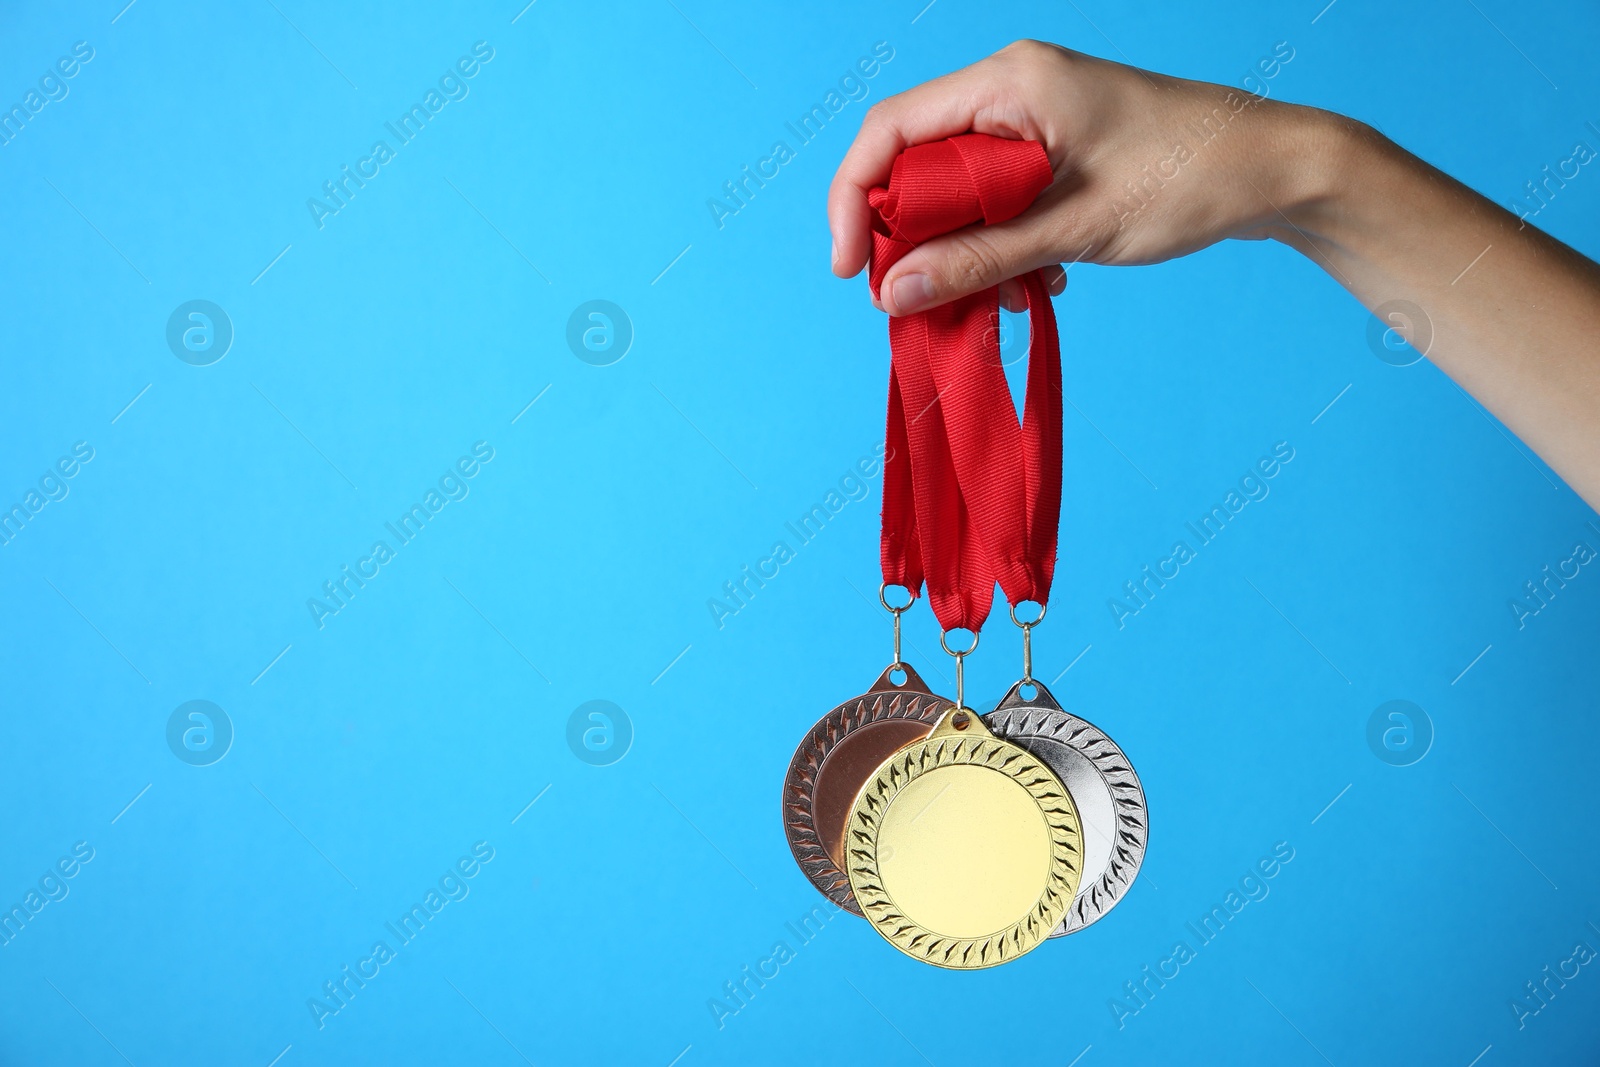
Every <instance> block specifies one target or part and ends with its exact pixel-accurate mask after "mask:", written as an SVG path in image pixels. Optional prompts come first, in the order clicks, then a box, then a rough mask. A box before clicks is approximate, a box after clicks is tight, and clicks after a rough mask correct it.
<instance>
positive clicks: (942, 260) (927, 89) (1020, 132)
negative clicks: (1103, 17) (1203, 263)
mask: <svg viewBox="0 0 1600 1067" xmlns="http://www.w3.org/2000/svg"><path fill="white" fill-rule="evenodd" d="M1338 124H1343V125H1345V126H1347V127H1349V126H1355V125H1356V124H1354V123H1349V122H1348V120H1342V119H1339V118H1338V117H1337V116H1333V115H1330V114H1328V113H1326V112H1320V111H1315V110H1313V109H1310V108H1302V107H1293V106H1290V105H1286V104H1279V103H1275V102H1271V101H1266V100H1263V99H1261V98H1259V97H1255V96H1252V95H1250V94H1249V93H1246V92H1244V91H1243V90H1239V89H1229V88H1227V87H1225V86H1220V85H1211V84H1208V83H1205V82H1193V81H1184V80H1182V79H1178V78H1169V77H1166V76H1164V75H1160V74H1152V73H1149V72H1146V71H1142V70H1138V69H1136V68H1133V67H1126V66H1122V65H1121V64H1118V63H1109V62H1106V61H1104V60H1100V59H1095V58H1093V57H1091V56H1086V55H1082V54H1080V53H1077V52H1071V51H1068V50H1067V49H1065V48H1060V47H1057V46H1056V45H1051V44H1042V43H1040V42H1038V41H1018V42H1017V43H1016V44H1013V45H1010V46H1009V47H1007V48H1005V49H1002V50H1001V51H999V52H997V53H995V54H994V55H992V56H990V57H989V58H988V59H985V60H982V61H980V62H978V63H975V64H973V65H972V66H970V67H967V68H966V69H964V70H959V71H957V72H955V73H954V74H950V75H947V76H945V77H943V78H938V79H936V80H934V81H931V82H927V83H926V84H924V85H919V86H917V87H916V88H914V89H911V90H909V91H907V92H904V93H901V94H899V95H898V96H893V97H889V98H888V99H886V100H883V101H882V102H880V103H879V104H877V105H876V106H874V107H873V108H872V109H871V111H869V112H868V114H867V117H866V120H865V121H864V122H863V123H862V126H861V131H860V133H858V134H857V135H856V139H855V143H854V144H852V145H851V146H850V151H849V152H848V153H846V155H845V158H844V162H843V163H842V164H841V165H840V167H839V172H838V174H837V175H836V176H835V177H834V179H833V187H832V189H831V190H830V191H829V194H828V221H829V226H830V228H831V229H832V231H833V270H834V273H835V274H837V275H839V276H840V277H850V276H852V275H854V274H856V273H858V272H859V271H860V270H861V268H862V267H864V266H866V263H867V256H868V254H869V253H870V251H871V248H872V235H871V228H870V227H871V218H872V213H871V209H870V208H869V207H868V205H867V192H868V190H870V189H871V188H873V187H874V186H877V185H884V184H887V182H888V180H889V169H890V166H891V165H892V164H893V162H894V159H895V156H897V155H899V153H900V152H901V151H902V150H903V149H905V148H907V147H909V146H911V145H915V144H922V143H925V142H928V141H937V140H940V139H942V138H945V137H950V136H953V135H955V134H961V133H967V132H969V131H972V132H977V133H988V134H994V135H995V136H998V137H1010V138H1026V139H1030V140H1036V141H1039V142H1041V143H1043V145H1044V146H1045V150H1046V152H1047V153H1048V155H1049V157H1050V165H1051V168H1052V170H1054V172H1055V175H1056V180H1055V183H1054V184H1053V185H1051V186H1050V188H1049V189H1047V190H1046V191H1045V192H1044V193H1042V194H1041V195H1040V196H1039V199H1038V200H1037V201H1035V203H1034V204H1033V206H1032V207H1031V208H1029V209H1028V211H1026V212H1025V213H1023V214H1022V215H1020V216H1019V217H1017V218H1015V219H1013V220H1011V221H1010V222H1006V223H1002V224H1000V225H998V226H983V225H977V226H972V227H969V228H968V229H965V230H961V231H958V232H956V233H952V234H948V235H946V236H944V237H940V238H938V239H936V240H933V241H929V242H927V243H926V244H923V245H921V246H920V247H918V248H917V249H916V250H915V251H913V252H911V253H909V254H907V255H906V256H905V257H904V258H903V259H901V260H900V261H899V262H898V263H896V264H895V265H894V267H893V268H891V269H890V271H889V273H888V275H887V277H886V278H885V279H884V284H883V286H882V289H881V292H882V304H881V306H882V307H883V309H884V310H886V311H888V312H889V313H890V314H891V315H905V314H909V313H911V312H914V311H921V310H924V309H926V308H929V307H934V306H936V305H938V304H943V303H945V302H947V301H950V300H954V299H955V298H957V297H960V296H964V295H966V294H968V293H974V292H978V291H980V290H983V289H987V288H988V287H990V286H992V285H1000V286H1001V299H1002V301H1003V302H1004V303H1005V305H1006V307H1007V308H1009V309H1010V310H1013V311H1020V310H1022V308H1023V306H1024V301H1023V299H1022V293H1021V287H1020V286H1019V285H1016V284H1015V283H1008V279H1012V278H1015V277H1017V276H1018V275H1020V274H1024V273H1026V272H1028V271H1030V270H1034V269H1036V268H1040V267H1050V268H1052V269H1050V270H1047V271H1046V280H1047V281H1048V282H1049V283H1050V291H1051V293H1052V294H1058V293H1060V292H1061V291H1062V290H1063V289H1064V288H1065V287H1066V273H1065V270H1064V269H1063V268H1062V267H1060V266H1054V265H1055V264H1060V263H1067V264H1069V265H1070V264H1071V263H1076V262H1088V263H1107V264H1140V263H1157V262H1160V261H1161V260H1165V259H1172V258H1174V257H1176V256H1181V255H1185V254H1186V253H1189V252H1193V251H1196V250H1197V249H1200V248H1204V247H1206V246H1207V245H1210V244H1213V243H1215V242H1216V241H1220V240H1222V239H1224V238H1228V237H1243V238H1262V237H1266V236H1269V235H1271V234H1272V233H1273V232H1274V231H1275V230H1276V229H1277V228H1279V227H1287V226H1290V225H1292V224H1291V223H1290V222H1289V216H1288V215H1286V214H1285V212H1288V213H1291V214H1292V213H1294V212H1296V211H1299V210H1302V209H1304V208H1305V207H1307V206H1308V205H1309V204H1310V203H1311V202H1313V201H1315V200H1317V199H1319V197H1320V196H1321V195H1322V193H1321V190H1319V189H1318V188H1317V182H1318V179H1317V175H1318V174H1320V173H1327V172H1329V171H1330V170H1331V168H1327V167H1320V166H1318V165H1317V164H1318V163H1319V161H1320V160H1322V159H1325V158H1326V157H1327V156H1328V155H1329V152H1328V150H1327V148H1326V145H1327V143H1329V141H1331V139H1329V138H1323V137H1320V136H1319V130H1322V129H1324V128H1327V127H1330V126H1333V125H1338Z"/></svg>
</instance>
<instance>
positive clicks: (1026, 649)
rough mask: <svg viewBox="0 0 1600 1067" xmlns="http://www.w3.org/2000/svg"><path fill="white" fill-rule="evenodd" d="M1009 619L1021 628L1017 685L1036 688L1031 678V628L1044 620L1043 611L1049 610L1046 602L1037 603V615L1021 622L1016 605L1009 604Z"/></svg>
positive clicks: (1036, 685)
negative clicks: (1020, 672) (1020, 667)
mask: <svg viewBox="0 0 1600 1067" xmlns="http://www.w3.org/2000/svg"><path fill="white" fill-rule="evenodd" d="M1010 610H1011V621H1012V622H1013V623H1015V624H1016V625H1017V626H1018V627H1019V628H1021V630H1022V681H1020V682H1018V683H1017V684H1018V685H1019V686H1023V685H1028V686H1033V687H1034V688H1035V689H1036V690H1037V689H1038V684H1037V683H1036V682H1035V681H1034V680H1033V628H1034V627H1035V626H1038V625H1039V624H1040V623H1041V622H1044V613H1045V612H1046V611H1048V610H1049V606H1048V605H1046V604H1040V605H1039V616H1038V618H1036V619H1033V620H1032V621H1031V622H1023V621H1022V620H1021V619H1019V618H1017V606H1016V605H1015V604H1013V605H1011V609H1010Z"/></svg>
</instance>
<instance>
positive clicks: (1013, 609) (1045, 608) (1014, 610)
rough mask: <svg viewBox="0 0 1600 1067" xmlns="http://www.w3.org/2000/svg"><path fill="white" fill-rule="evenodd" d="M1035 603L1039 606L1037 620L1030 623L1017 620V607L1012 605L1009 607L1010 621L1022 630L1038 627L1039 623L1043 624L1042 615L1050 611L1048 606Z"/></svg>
mask: <svg viewBox="0 0 1600 1067" xmlns="http://www.w3.org/2000/svg"><path fill="white" fill-rule="evenodd" d="M1035 603H1038V604H1039V617H1038V618H1037V619H1034V620H1033V621H1032V622H1023V621H1021V620H1020V619H1018V618H1017V606H1016V605H1015V604H1013V605H1011V621H1012V622H1013V623H1016V625H1018V626H1020V627H1022V628H1023V629H1027V628H1028V627H1030V626H1038V625H1039V624H1040V623H1041V622H1044V613H1045V612H1046V611H1049V610H1050V605H1048V604H1044V603H1039V602H1038V601H1035Z"/></svg>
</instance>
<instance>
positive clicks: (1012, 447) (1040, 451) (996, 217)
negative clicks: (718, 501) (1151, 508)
mask: <svg viewBox="0 0 1600 1067" xmlns="http://www.w3.org/2000/svg"><path fill="white" fill-rule="evenodd" d="M1051 180H1052V175H1051V171H1050V160H1049V158H1048V157H1047V156H1046V155H1045V151H1044V146H1042V145H1040V144H1039V143H1038V142H1037V141H1010V140H1005V139H1003V138H999V137H991V136H989V135H987V134H980V133H971V134H964V135H962V136H960V137H951V138H949V139H947V140H944V141H938V142H935V143H932V144H925V145H918V146H916V147H914V148H908V149H906V150H905V151H904V152H902V153H901V154H900V156H899V157H898V158H897V159H896V160H895V162H894V168H893V170H892V172H891V174H890V177H889V186H888V188H887V189H883V188H879V189H874V190H872V193H871V196H870V202H871V204H872V207H873V209H874V211H875V212H876V218H875V220H874V226H873V230H874V232H873V250H872V271H871V284H872V292H873V294H874V295H877V293H878V289H879V286H880V285H881V283H882V281H883V278H884V276H885V275H886V274H887V273H888V271H889V268H890V267H891V266H892V265H893V264H894V263H895V262H896V261H897V260H899V259H900V257H902V256H904V255H905V254H906V253H907V252H909V251H911V249H913V248H915V247H916V246H917V245H918V244H919V243H921V242H923V241H926V240H928V239H930V238H933V237H937V236H940V235H941V234H946V233H950V232H951V231H953V230H958V229H961V228H962V227H965V226H969V225H971V224H973V223H976V222H983V223H986V224H988V225H993V224H995V223H999V222H1004V221H1006V220H1007V219H1011V218H1015V217H1016V216H1017V215H1019V214H1021V213H1022V212H1023V211H1024V210H1025V209H1026V208H1027V207H1028V205H1029V204H1031V203H1032V202H1033V199H1034V197H1036V196H1038V195H1039V193H1040V192H1042V191H1043V190H1044V189H1045V188H1046V187H1047V186H1048V185H1049V184H1050V182H1051ZM1021 281H1022V284H1023V288H1024V290H1025V291H1026V293H1027V297H1028V310H1029V315H1030V318H1029V328H1030V334H1031V338H1030V342H1029V349H1028V382H1027V394H1026V398H1025V400H1024V402H1023V419H1022V422H1021V423H1020V424H1019V423H1018V421H1017V417H1016V413H1015V410H1014V408H1013V406H1012V402H1011V391H1010V389H1009V387H1008V386H1007V384H1006V377H1005V371H1004V370H1003V369H1002V367H1001V364H1000V343H999V310H1000V302H999V290H998V289H987V290H984V291H983V292H981V293H975V294H973V295H971V296H966V297H962V298H961V299H959V300H956V301H953V302H951V303H948V304H944V305H941V306H940V307H937V308H934V309H932V310H931V311H925V312H921V313H919V314H915V315H903V316H899V317H896V318H892V319H890V320H889V345H890V349H891V352H892V363H891V367H890V371H889V419H888V429H887V433H886V444H887V446H888V447H887V449H886V451H885V455H886V459H885V461H884V479H883V533H882V541H881V554H882V562H883V580H884V582H885V583H886V584H888V585H899V586H903V587H905V588H906V589H908V590H910V591H911V593H912V595H913V596H916V595H917V594H918V593H919V592H920V591H921V589H922V586H923V583H924V581H926V584H927V587H928V599H929V600H930V601H931V603H932V605H933V612H934V615H935V616H937V617H938V619H939V624H940V625H941V626H942V627H943V628H944V629H945V630H953V629H957V628H960V629H967V630H971V631H973V632H974V633H976V632H977V631H978V629H979V628H980V627H981V626H982V625H983V621H984V619H986V618H987V617H988V615H989V608H990V606H991V605H992V603H993V601H994V586H995V582H997V581H998V582H999V583H1000V588H1001V590H1002V591H1003V592H1004V593H1005V595H1006V599H1007V600H1008V601H1009V602H1010V603H1011V604H1012V606H1013V607H1014V606H1016V605H1017V604H1020V603H1022V602H1023V601H1025V600H1031V601H1034V602H1036V603H1038V604H1040V605H1041V606H1042V605H1044V604H1045V603H1046V601H1047V598H1048V597H1049V595H1050V580H1051V577H1052V576H1053V574H1054V572H1055V561H1056V528H1057V524H1058V523H1059V520H1060V515H1061V349H1060V342H1059V340H1058V337H1057V334H1056V320H1055V312H1054V310H1053V309H1052V307H1051V304H1050V296H1049V293H1048V291H1047V290H1046V288H1045V284H1044V280H1043V276H1042V275H1041V274H1040V272H1038V271H1032V272H1030V273H1028V274H1026V275H1024V276H1023V277H1022V279H1021Z"/></svg>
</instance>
